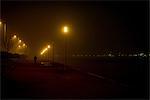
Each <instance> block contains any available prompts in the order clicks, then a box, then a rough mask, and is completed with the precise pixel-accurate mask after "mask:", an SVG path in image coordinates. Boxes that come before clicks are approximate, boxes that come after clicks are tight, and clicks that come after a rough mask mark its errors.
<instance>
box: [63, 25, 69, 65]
mask: <svg viewBox="0 0 150 100" xmlns="http://www.w3.org/2000/svg"><path fill="white" fill-rule="evenodd" d="M68 32H69V29H68V27H67V26H64V27H63V33H64V34H65V35H66V34H68ZM64 42H65V57H64V59H65V62H64V66H66V65H67V37H65V38H64ZM64 68H65V67H64Z"/></svg>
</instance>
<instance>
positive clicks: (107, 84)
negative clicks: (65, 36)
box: [2, 62, 129, 99]
mask: <svg viewBox="0 0 150 100" xmlns="http://www.w3.org/2000/svg"><path fill="white" fill-rule="evenodd" d="M9 66H10V67H7V68H5V71H4V72H3V80H2V98H38V99H39V98H60V99H61V98H85V99H87V98H127V97H129V94H128V92H129V87H128V86H124V85H120V84H119V83H117V82H113V81H110V80H108V79H105V78H104V77H102V78H98V77H95V76H94V75H92V74H91V73H90V74H91V75H90V74H87V73H83V72H80V71H77V70H74V69H69V68H67V69H66V70H63V68H62V65H57V66H55V67H54V66H51V67H50V66H49V67H48V66H42V65H40V64H33V63H28V62H26V63H13V64H11V65H9Z"/></svg>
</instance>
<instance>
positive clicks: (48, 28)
mask: <svg viewBox="0 0 150 100" xmlns="http://www.w3.org/2000/svg"><path fill="white" fill-rule="evenodd" d="M148 12H149V11H148V2H142V1H137V2H119V1H118V2H115V1H113V2H108V1H107V2H98V1H97V2H92V1H91V2H89V1H86V2H73V1H72V2H48V1H47V2H42V1H38V2H31V1H30V2H29V1H28V2H23V1H22V2H19V1H16V2H14V1H13V2H10V1H9V2H2V19H4V20H6V21H7V26H8V27H7V28H8V30H7V31H8V32H9V33H17V34H18V35H19V36H20V37H21V38H22V39H23V40H24V41H26V42H27V44H28V47H29V48H30V53H32V54H33V55H37V54H38V53H40V50H41V49H42V48H43V46H45V45H47V43H48V42H51V41H54V42H55V44H56V48H57V52H59V51H60V52H61V49H62V48H63V39H64V35H63V34H62V32H61V28H62V26H64V25H68V26H69V27H70V32H69V35H68V36H67V37H68V40H69V46H70V49H71V50H74V51H75V50H77V49H81V50H83V49H98V48H142V49H145V48H147V47H148V37H149V36H148V22H149V21H148V18H149V16H148Z"/></svg>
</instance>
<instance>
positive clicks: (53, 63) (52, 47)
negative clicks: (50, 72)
mask: <svg viewBox="0 0 150 100" xmlns="http://www.w3.org/2000/svg"><path fill="white" fill-rule="evenodd" d="M52 62H53V66H54V42H52Z"/></svg>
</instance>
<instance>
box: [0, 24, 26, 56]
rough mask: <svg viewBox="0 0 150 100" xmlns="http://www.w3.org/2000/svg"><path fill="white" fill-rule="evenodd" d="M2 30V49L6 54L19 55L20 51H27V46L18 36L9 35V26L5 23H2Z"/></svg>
mask: <svg viewBox="0 0 150 100" xmlns="http://www.w3.org/2000/svg"><path fill="white" fill-rule="evenodd" d="M0 30H1V34H0V35H1V49H2V51H5V52H11V53H19V54H21V52H20V50H23V49H24V50H25V49H26V48H27V45H26V44H25V43H24V42H23V41H22V40H21V39H19V37H17V36H16V35H13V36H11V35H10V34H7V26H6V22H5V21H0Z"/></svg>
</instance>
